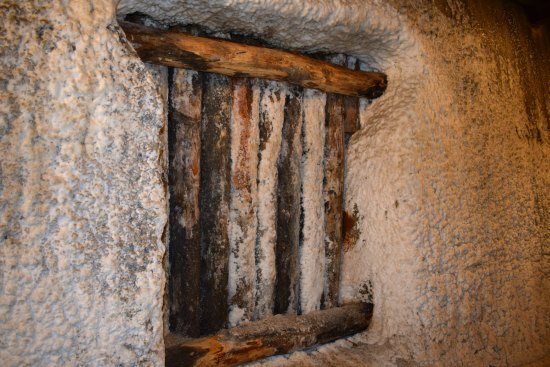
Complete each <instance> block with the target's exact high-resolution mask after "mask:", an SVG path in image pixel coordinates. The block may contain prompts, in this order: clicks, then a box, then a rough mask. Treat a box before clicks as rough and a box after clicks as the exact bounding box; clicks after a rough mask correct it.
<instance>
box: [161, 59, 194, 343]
mask: <svg viewBox="0 0 550 367" xmlns="http://www.w3.org/2000/svg"><path fill="white" fill-rule="evenodd" d="M201 90H202V77H201V74H200V73H199V72H197V71H194V70H183V69H174V70H173V71H172V74H171V85H170V109H169V111H170V112H169V120H168V129H169V134H168V136H169V143H168V147H169V156H170V159H169V161H170V169H169V183H170V184H169V187H170V245H169V258H170V276H169V279H168V286H169V290H170V292H169V293H170V330H171V331H176V332H179V333H183V334H185V335H189V336H194V337H197V336H199V295H200V276H199V274H200V249H201V242H200V241H201V239H200V236H201V234H200V223H199V219H200V211H199V186H200V152H201V140H200V131H201V95H202V93H201Z"/></svg>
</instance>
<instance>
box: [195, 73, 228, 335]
mask: <svg viewBox="0 0 550 367" xmlns="http://www.w3.org/2000/svg"><path fill="white" fill-rule="evenodd" d="M203 78H204V79H203V85H202V87H203V94H202V116H201V142H202V146H201V158H200V160H201V166H200V175H201V179H200V182H201V188H200V195H199V198H200V207H201V213H200V221H201V307H200V308H201V316H200V320H201V333H202V334H208V333H212V332H214V331H217V330H219V329H221V328H224V327H226V326H227V316H228V290H227V285H228V265H229V234H228V221H229V189H230V170H231V153H230V116H231V95H232V87H231V81H230V79H229V78H228V77H226V76H222V75H217V74H208V73H205V74H203Z"/></svg>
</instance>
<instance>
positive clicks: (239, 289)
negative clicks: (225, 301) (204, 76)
mask: <svg viewBox="0 0 550 367" xmlns="http://www.w3.org/2000/svg"><path fill="white" fill-rule="evenodd" d="M259 97H260V89H259V87H258V85H257V84H256V83H255V82H253V81H252V80H251V79H235V81H234V90H233V107H232V110H231V198H230V208H229V243H230V253H229V286H228V288H229V325H231V326H235V325H238V324H239V323H241V322H243V321H250V320H252V318H253V314H254V303H255V281H256V262H255V247H256V230H257V223H258V218H257V216H256V208H257V199H258V186H257V180H256V179H257V176H258V144H259V130H258V122H259V110H258V109H259Z"/></svg>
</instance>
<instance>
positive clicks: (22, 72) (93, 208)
mask: <svg viewBox="0 0 550 367" xmlns="http://www.w3.org/2000/svg"><path fill="white" fill-rule="evenodd" d="M115 11H116V4H114V3H113V2H112V1H97V0H94V1H70V2H66V1H55V0H54V1H52V0H44V1H1V2H0V19H2V21H1V25H0V81H1V82H0V157H1V158H0V197H1V199H0V236H1V237H0V361H1V362H0V364H1V365H2V366H79V365H80V366H82V365H88V366H114V365H126V366H130V365H142V366H150V365H162V364H163V360H164V351H163V340H162V329H163V325H162V309H161V306H162V295H163V288H164V281H165V277H164V272H163V270H162V258H163V254H164V245H163V243H162V241H161V237H162V234H163V230H164V224H165V222H166V210H165V207H166V205H165V199H164V195H165V194H164V187H163V185H162V182H161V179H162V169H161V166H162V164H163V163H162V155H163V153H162V150H163V149H164V147H163V146H162V145H161V144H160V142H161V138H160V136H161V135H162V132H161V129H162V127H163V125H164V122H165V119H164V113H163V110H162V104H161V102H160V98H159V97H158V95H157V92H156V87H155V84H154V83H153V79H152V75H151V73H149V72H148V71H147V70H146V68H145V67H144V65H143V63H141V62H140V61H139V60H138V59H137V58H136V57H135V56H134V54H133V51H132V49H131V47H129V46H128V44H127V43H126V41H125V39H124V35H123V34H122V33H121V32H120V31H119V30H118V29H117V26H116V22H114V19H115Z"/></svg>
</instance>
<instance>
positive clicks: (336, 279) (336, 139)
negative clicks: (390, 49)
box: [322, 55, 354, 308]
mask: <svg viewBox="0 0 550 367" xmlns="http://www.w3.org/2000/svg"><path fill="white" fill-rule="evenodd" d="M332 62H338V63H342V64H343V63H344V62H345V56H343V55H340V56H338V57H333V58H332ZM345 98H354V97H347V96H343V95H341V94H334V93H328V94H327V101H326V105H325V152H324V153H325V162H324V165H325V179H324V202H325V284H324V290H323V298H322V307H323V308H331V307H336V306H337V305H338V296H339V285H340V261H341V257H342V256H341V255H342V221H343V217H342V211H343V203H344V111H345V109H344V107H345V105H344V101H345Z"/></svg>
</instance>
